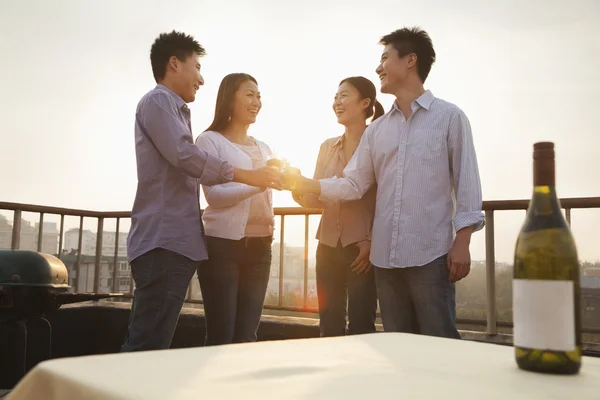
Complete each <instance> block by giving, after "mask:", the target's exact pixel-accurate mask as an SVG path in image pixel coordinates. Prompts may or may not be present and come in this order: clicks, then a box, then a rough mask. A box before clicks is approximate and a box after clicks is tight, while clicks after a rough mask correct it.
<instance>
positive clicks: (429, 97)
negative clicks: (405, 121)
mask: <svg viewBox="0 0 600 400" xmlns="http://www.w3.org/2000/svg"><path fill="white" fill-rule="evenodd" d="M434 99H435V96H434V95H433V93H431V90H426V91H425V92H423V94H422V95H420V96H419V97H417V98H416V99H415V101H413V103H412V107H411V108H412V109H413V111H415V110H416V109H417V108H418V107H417V105H418V106H420V107H423V108H424V109H426V110H429V108H430V107H431V103H433V100H434ZM392 110H398V111H400V109H399V108H398V106H397V105H396V102H395V101H394V103H392Z"/></svg>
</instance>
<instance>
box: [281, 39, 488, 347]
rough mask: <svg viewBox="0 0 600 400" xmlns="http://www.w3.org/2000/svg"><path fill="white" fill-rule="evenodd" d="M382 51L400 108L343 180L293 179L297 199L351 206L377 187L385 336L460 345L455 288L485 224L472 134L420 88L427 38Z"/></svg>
mask: <svg viewBox="0 0 600 400" xmlns="http://www.w3.org/2000/svg"><path fill="white" fill-rule="evenodd" d="M380 43H381V44H382V45H383V46H384V49H383V53H382V56H381V62H380V64H379V66H378V67H377V74H378V75H379V78H380V80H381V91H382V93H388V94H392V95H394V96H395V97H396V101H395V102H394V105H393V106H392V107H391V109H390V110H389V111H388V112H387V113H386V114H385V115H383V116H382V117H380V118H378V119H377V120H376V121H374V122H373V123H372V124H371V125H369V127H367V129H366V131H365V133H364V134H363V137H362V140H361V142H360V145H359V147H358V149H357V150H356V152H355V153H354V156H353V157H352V159H351V160H350V162H349V163H348V165H347V166H346V168H345V170H344V177H343V178H330V179H321V180H319V181H316V180H312V179H307V178H304V177H301V176H296V178H295V179H296V182H295V183H296V190H297V191H299V192H304V193H315V194H318V195H320V196H321V197H323V198H329V199H334V200H340V201H351V200H356V199H360V198H362V196H363V195H364V194H365V193H366V192H367V191H368V190H369V188H370V187H372V186H373V185H374V184H377V203H376V210H375V218H374V222H373V230H372V242H371V256H370V259H371V263H372V264H373V265H374V266H375V279H376V283H377V295H378V297H379V306H380V309H381V315H382V319H383V327H384V330H385V331H388V332H411V333H420V334H425V335H432V336H442V337H450V338H460V335H459V333H458V331H457V329H456V304H455V282H457V281H459V280H461V279H463V278H464V277H466V276H467V275H468V273H469V271H470V264H471V259H470V252H469V245H470V239H471V234H472V233H473V232H475V231H478V230H480V229H481V228H483V225H484V217H483V213H482V211H481V200H482V195H481V182H480V178H479V170H478V166H477V157H476V154H475V147H474V144H473V137H472V134H471V127H470V124H469V120H468V119H467V117H466V115H465V114H464V112H463V111H462V110H461V109H460V108H458V107H457V106H456V105H454V104H451V103H449V102H446V101H444V100H441V99H439V98H436V97H435V96H434V95H433V94H432V93H431V92H430V91H429V90H425V89H424V87H423V84H424V82H425V80H426V79H427V76H428V74H429V71H430V70H431V65H432V64H433V63H434V61H435V51H434V49H433V44H432V42H431V39H430V38H429V35H428V34H427V33H426V32H425V31H423V30H420V29H418V28H403V29H399V30H397V31H394V32H392V33H390V34H388V35H386V36H384V37H382V38H381V41H380ZM288 179H292V177H291V176H290V177H288Z"/></svg>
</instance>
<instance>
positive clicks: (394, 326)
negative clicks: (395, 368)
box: [375, 255, 461, 339]
mask: <svg viewBox="0 0 600 400" xmlns="http://www.w3.org/2000/svg"><path fill="white" fill-rule="evenodd" d="M448 276H449V271H448V266H447V255H444V256H442V257H439V258H438V259H436V260H434V261H432V262H431V263H429V264H426V265H423V266H418V267H410V268H390V269H387V268H377V267H376V268H375V281H376V283H377V295H378V297H379V308H380V310H381V319H382V322H383V329H384V330H385V331H386V332H408V333H418V334H423V335H429V336H440V337H447V338H456V339H460V338H461V337H460V334H459V333H458V330H457V329H456V289H455V286H454V283H452V282H450V281H448Z"/></svg>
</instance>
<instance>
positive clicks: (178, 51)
mask: <svg viewBox="0 0 600 400" xmlns="http://www.w3.org/2000/svg"><path fill="white" fill-rule="evenodd" d="M192 54H197V55H199V56H200V57H202V56H203V55H205V54H206V51H205V50H204V48H203V47H202V46H201V45H200V43H198V42H197V41H196V39H194V37H193V36H190V35H186V34H185V33H183V32H176V31H172V32H170V33H161V34H160V35H159V36H158V38H156V40H155V41H154V43H153V44H152V48H151V49H150V63H151V64H152V74H154V79H155V80H156V82H158V81H160V80H162V79H163V78H164V77H165V74H166V73H167V64H168V62H169V59H170V58H171V57H173V56H175V57H177V58H178V59H179V60H181V61H185V60H186V59H187V58H188V57H189V56H191V55H192Z"/></svg>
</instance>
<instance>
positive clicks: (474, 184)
mask: <svg viewBox="0 0 600 400" xmlns="http://www.w3.org/2000/svg"><path fill="white" fill-rule="evenodd" d="M448 146H449V149H448V150H449V152H450V158H451V163H450V165H451V168H452V181H453V187H454V193H455V196H456V215H455V217H454V229H455V231H456V232H458V231H460V230H461V229H463V228H465V227H468V226H473V231H478V230H481V229H482V228H483V226H484V224H485V218H484V215H483V212H482V210H481V206H482V193H481V180H480V177H479V168H478V165H477V156H476V154H475V145H474V143H473V135H472V133H471V125H470V123H469V120H468V118H467V116H466V115H465V114H464V113H463V112H462V111H460V110H458V111H457V112H456V114H455V115H453V117H452V121H451V122H450V131H449V132H448Z"/></svg>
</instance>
